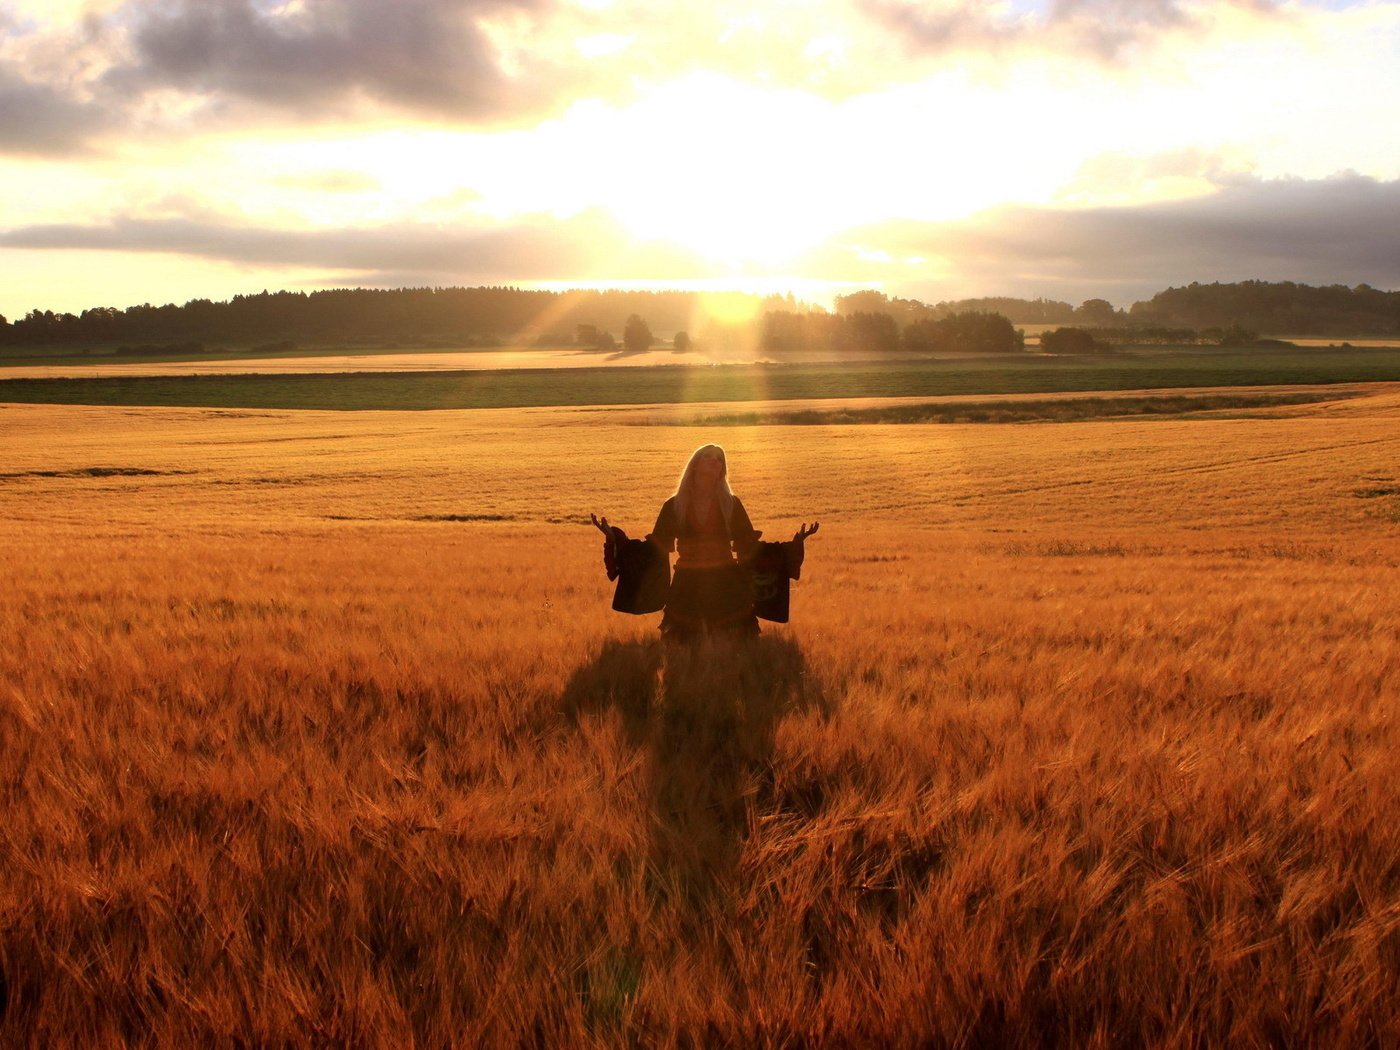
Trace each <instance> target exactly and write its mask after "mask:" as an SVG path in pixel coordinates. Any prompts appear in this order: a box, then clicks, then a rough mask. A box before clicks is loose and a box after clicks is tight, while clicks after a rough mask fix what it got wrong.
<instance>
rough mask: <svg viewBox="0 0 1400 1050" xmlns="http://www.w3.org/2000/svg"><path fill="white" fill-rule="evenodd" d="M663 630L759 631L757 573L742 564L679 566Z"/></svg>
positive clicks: (670, 632)
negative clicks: (755, 599)
mask: <svg viewBox="0 0 1400 1050" xmlns="http://www.w3.org/2000/svg"><path fill="white" fill-rule="evenodd" d="M661 630H662V632H663V633H665V634H668V635H682V636H684V635H691V634H703V633H710V632H715V631H733V632H736V633H738V634H757V633H758V619H757V618H756V617H755V616H754V611H753V573H752V572H751V571H750V570H749V569H748V568H746V567H745V566H741V565H724V566H721V567H719V568H715V569H680V568H678V569H676V572H675V575H674V576H673V577H672V578H671V592H670V594H669V596H668V597H667V599H666V612H665V614H664V615H663V616H662V617H661Z"/></svg>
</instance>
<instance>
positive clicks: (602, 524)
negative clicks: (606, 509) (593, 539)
mask: <svg viewBox="0 0 1400 1050" xmlns="http://www.w3.org/2000/svg"><path fill="white" fill-rule="evenodd" d="M588 518H589V520H590V521H592V522H593V527H594V528H595V529H597V530H598V531H599V532H601V533H602V534H603V535H604V536H606V537H607V538H608V539H612V529H611V527H609V525H608V519H607V518H600V517H598V515H596V514H590V515H588Z"/></svg>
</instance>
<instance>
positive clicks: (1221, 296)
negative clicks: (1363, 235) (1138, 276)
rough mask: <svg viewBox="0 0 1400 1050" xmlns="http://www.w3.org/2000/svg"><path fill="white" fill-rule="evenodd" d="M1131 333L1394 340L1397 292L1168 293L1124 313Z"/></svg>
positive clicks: (1398, 329)
mask: <svg viewBox="0 0 1400 1050" xmlns="http://www.w3.org/2000/svg"><path fill="white" fill-rule="evenodd" d="M1128 318H1129V321H1130V322H1131V323H1132V325H1133V326H1134V327H1136V326H1138V325H1146V326H1166V327H1182V328H1195V329H1207V328H1216V329H1221V330H1225V329H1229V328H1231V327H1239V328H1243V329H1246V330H1249V331H1254V332H1266V333H1270V334H1273V335H1312V336H1343V337H1344V336H1350V335H1377V336H1388V335H1397V334H1400V292H1383V291H1380V290H1378V289H1376V288H1372V287H1371V286H1370V285H1368V284H1358V285H1357V286H1356V287H1355V288H1348V287H1347V286H1346V285H1344V284H1334V285H1328V286H1326V287H1322V288H1316V287H1313V286H1311V285H1306V284H1294V283H1293V282H1292V281H1279V282H1269V281H1239V282H1236V283H1233V284H1195V283H1193V284H1189V285H1187V286H1186V287H1184V288H1168V289H1167V290H1166V291H1164V292H1158V293H1157V294H1156V295H1154V296H1153V297H1152V298H1151V299H1148V300H1147V301H1146V302H1140V303H1134V304H1133V306H1132V309H1130V310H1129V311H1128Z"/></svg>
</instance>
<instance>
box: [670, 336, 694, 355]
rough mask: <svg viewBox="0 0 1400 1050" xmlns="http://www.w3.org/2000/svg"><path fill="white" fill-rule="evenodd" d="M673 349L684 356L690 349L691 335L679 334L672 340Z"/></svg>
mask: <svg viewBox="0 0 1400 1050" xmlns="http://www.w3.org/2000/svg"><path fill="white" fill-rule="evenodd" d="M671 349H672V350H674V351H675V352H676V353H678V354H683V353H685V352H686V351H687V350H689V349H690V333H689V332H677V333H676V334H675V335H674V336H673V337H672V338H671Z"/></svg>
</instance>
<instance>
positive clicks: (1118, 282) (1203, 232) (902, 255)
mask: <svg viewBox="0 0 1400 1050" xmlns="http://www.w3.org/2000/svg"><path fill="white" fill-rule="evenodd" d="M873 252H883V253H885V254H886V255H887V256H888V257H889V258H890V259H891V260H899V259H909V258H924V259H930V258H933V259H941V260H944V261H945V262H946V263H947V265H948V266H949V268H950V270H951V271H953V272H955V273H956V274H957V275H958V276H957V280H958V282H959V286H960V287H961V288H966V289H970V290H975V291H978V292H984V293H993V292H997V293H1000V292H1006V293H1010V294H1025V295H1054V296H1065V297H1074V296H1084V295H1106V296H1107V297H1108V298H1111V299H1114V300H1115V301H1124V302H1126V301H1128V300H1129V299H1131V298H1132V297H1134V296H1136V297H1142V296H1146V295H1150V294H1151V293H1152V292H1155V291H1158V290H1160V289H1162V288H1165V287H1167V286H1168V285H1172V284H1183V283H1186V282H1189V281H1193V280H1198V281H1217V280H1218V281H1235V280H1247V279H1252V278H1258V279H1263V280H1293V281H1299V282H1303V283H1308V284H1333V283H1345V284H1359V283H1363V282H1365V283H1369V284H1373V285H1376V286H1378V287H1389V288H1397V287H1400V179H1397V180H1394V181H1388V182H1386V181H1378V180H1376V179H1372V178H1367V177H1364V176H1360V175H1355V174H1352V173H1345V174H1341V175H1337V176H1334V177H1332V178H1329V179H1314V180H1305V179H1277V180H1262V179H1257V178H1253V177H1248V176H1233V177H1226V178H1223V179H1222V180H1221V182H1220V183H1219V188H1218V190H1217V192H1215V193H1213V194H1211V195H1208V196H1204V197H1198V198H1193V199H1189V200H1176V201H1167V202H1160V203H1154V204H1144V205H1137V206H1125V207H1112V208H1081V209H1068V208H1031V207H1007V208H998V209H994V210H992V211H989V212H986V213H983V214H981V215H978V216H975V217H973V218H972V219H968V220H964V221H960V222H946V223H907V222H906V223H881V224H879V225H876V226H870V227H866V228H864V229H861V230H856V231H850V232H848V233H846V234H844V235H842V236H841V237H839V238H837V239H835V240H834V241H833V242H831V243H829V244H828V245H827V246H826V247H825V248H824V249H823V250H822V252H821V253H820V256H819V257H818V256H814V257H813V258H812V259H810V260H809V263H810V265H812V266H813V267H814V268H815V269H817V270H820V271H826V272H830V273H832V274H838V273H844V274H846V275H849V273H850V267H851V266H853V265H855V264H854V262H853V261H852V260H855V259H857V258H859V257H860V256H861V254H862V253H864V255H865V257H866V258H869V257H870V255H871V253H873ZM879 276H880V277H881V278H882V279H884V280H886V282H887V283H891V284H899V285H902V286H905V287H913V286H916V285H918V283H919V281H920V277H921V275H920V273H919V266H918V265H911V264H909V263H900V262H894V261H892V262H891V263H890V264H888V265H886V266H885V267H883V268H882V270H881V272H880V274H879ZM925 283H927V282H925Z"/></svg>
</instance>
